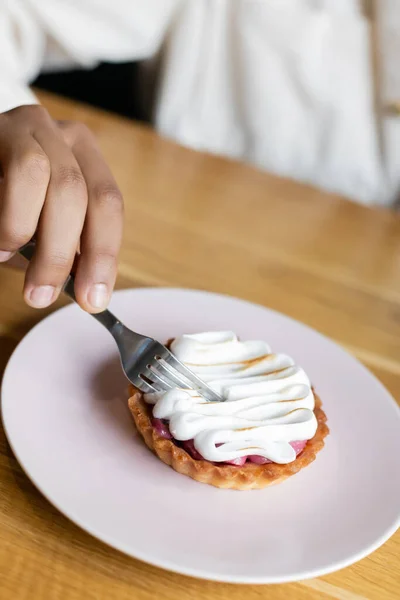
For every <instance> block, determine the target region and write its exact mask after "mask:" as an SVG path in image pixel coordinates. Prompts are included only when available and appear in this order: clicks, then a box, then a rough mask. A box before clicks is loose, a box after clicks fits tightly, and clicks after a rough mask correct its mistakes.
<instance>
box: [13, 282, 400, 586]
mask: <svg viewBox="0 0 400 600" xmlns="http://www.w3.org/2000/svg"><path fill="white" fill-rule="evenodd" d="M111 309H112V310H113V311H114V312H115V313H116V314H117V315H118V316H119V317H120V318H121V319H122V320H123V321H125V323H126V324H127V325H128V326H129V327H131V328H132V329H135V330H136V331H139V332H145V333H146V334H148V335H151V336H153V337H155V338H157V339H159V340H167V339H168V338H170V337H173V336H176V335H179V334H182V333H185V332H186V333H193V332H198V331H207V330H233V331H236V333H237V334H238V335H239V336H240V337H241V338H243V339H250V338H253V339H264V340H266V341H268V342H269V343H270V344H271V346H272V347H273V349H274V350H276V351H278V352H282V351H284V352H287V353H288V354H290V355H292V356H293V358H294V359H295V360H296V362H298V363H299V364H301V365H302V366H303V367H304V368H305V370H306V371H307V372H308V374H309V376H310V377H311V380H312V382H313V384H314V385H315V387H316V389H317V390H318V392H319V394H320V396H321V398H322V401H323V406H324V409H325V412H326V413H327V415H328V424H329V427H330V429H331V433H330V435H329V436H328V438H327V441H326V446H325V448H324V449H323V450H322V451H321V453H320V454H319V455H318V456H317V459H316V461H315V462H314V463H313V464H312V465H310V466H309V467H307V468H306V469H304V470H302V471H301V472H300V473H299V474H297V475H295V476H293V477H292V478H290V479H288V480H287V481H285V482H284V483H281V484H279V485H277V486H274V487H271V488H267V489H265V490H260V491H246V492H238V491H232V490H219V489H216V488H212V487H210V486H207V485H203V484H201V483H197V482H195V481H192V480H191V479H189V478H187V477H184V476H182V475H179V474H177V473H175V472H174V471H173V470H172V469H170V468H169V467H167V466H166V465H164V464H163V463H162V462H161V461H159V460H158V459H157V458H156V457H155V456H154V455H153V454H152V453H151V452H150V451H149V450H148V449H147V448H146V447H145V446H144V444H143V443H142V441H141V439H139V437H138V435H137V434H136V432H135V428H134V425H133V421H132V419H131V416H130V413H129V411H128V408H127V403H126V400H127V394H126V381H125V379H124V377H123V375H122V373H121V369H120V366H119V363H118V358H117V354H116V349H115V346H114V342H113V340H112V338H111V337H110V336H109V335H108V334H107V332H106V331H105V330H104V329H103V328H102V327H100V325H99V324H98V323H97V322H96V321H95V320H94V319H91V318H90V317H89V316H88V315H86V314H85V313H84V312H82V311H81V310H80V309H79V308H78V307H77V306H75V305H73V306H68V307H66V308H63V309H61V310H59V311H58V312H56V313H54V314H52V315H51V316H50V317H48V318H47V319H44V320H43V321H42V322H41V323H39V324H38V325H37V326H36V327H35V328H34V329H32V331H31V332H30V333H29V334H28V335H27V336H26V337H25V338H24V340H23V341H22V342H21V343H20V345H19V346H18V348H17V349H16V350H15V352H14V354H13V356H12V357H11V359H10V362H9V364H8V367H7V369H6V373H5V376H4V381H3V386H2V414H3V422H4V426H5V429H6V434H7V437H8V440H9V442H10V444H11V447H12V449H13V451H14V453H15V455H16V456H17V458H18V460H19V462H20V464H21V465H22V467H23V469H24V470H25V472H26V473H27V475H28V476H29V477H30V479H31V480H32V481H33V483H34V484H35V485H36V486H37V487H38V489H39V490H40V491H41V492H42V493H43V494H44V495H45V496H46V497H47V498H48V500H50V502H52V503H53V504H54V506H56V507H57V508H58V509H59V510H60V511H61V512H62V513H64V515H66V516H67V517H69V518H70V519H71V520H72V521H74V522H75V523H76V524H77V525H79V526H80V527H82V528H83V529H85V530H86V531H88V532H89V533H91V534H92V535H94V536H95V537H97V538H99V539H100V540H102V541H103V542H105V543H106V544H109V545H110V546H112V547H114V548H117V549H118V550H121V551H122V552H125V553H126V554H129V555H131V556H133V557H135V558H138V559H141V560H143V561H146V562H148V563H151V564H153V565H156V566H159V567H163V568H165V569H169V570H171V571H176V572H179V573H183V574H186V575H192V576H195V577H201V578H205V579H211V580H218V581H226V582H237V583H282V582H286V581H294V580H299V579H305V578H309V577H316V576H320V575H323V574H325V573H329V572H331V571H334V570H336V569H340V568H342V567H345V566H347V565H350V564H351V563H353V562H355V561H357V560H359V559H361V558H363V557H364V556H366V555H367V554H369V553H370V552H372V551H373V550H375V549H376V548H378V546H380V545H381V544H383V542H385V540H387V539H388V538H389V537H390V536H391V535H392V534H393V533H394V532H395V530H396V529H397V527H398V526H399V518H400V416H399V409H398V407H397V405H396V404H395V402H394V400H393V399H392V397H391V396H390V395H389V393H388V392H387V391H386V390H385V388H384V387H383V386H382V385H381V384H380V383H379V381H378V380H377V379H375V377H373V376H372V375H371V374H370V373H369V371H367V369H365V368H364V367H363V366H362V365H361V364H360V363H358V362H357V361H356V360H355V359H354V358H352V357H351V356H350V355H348V354H347V353H346V352H344V351H343V350H342V349H341V348H340V347H339V346H337V345H336V344H334V343H333V342H331V341H330V340H328V339H327V338H325V337H323V336H322V335H320V334H319V333H317V332H316V331H313V330H312V329H310V328H308V327H306V326H304V325H302V324H300V323H297V322H296V321H293V320H292V319H289V318H288V317H285V316H283V315H281V314H278V313H276V312H273V311H271V310H268V309H266V308H263V307H261V306H256V305H254V304H250V303H248V302H244V301H241V300H237V299H234V298H230V297H226V296H220V295H216V294H211V293H207V292H200V291H190V290H179V289H137V290H126V291H120V292H117V293H115V295H114V297H113V300H112V306H111Z"/></svg>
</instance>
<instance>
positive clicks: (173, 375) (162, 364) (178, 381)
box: [156, 358, 192, 388]
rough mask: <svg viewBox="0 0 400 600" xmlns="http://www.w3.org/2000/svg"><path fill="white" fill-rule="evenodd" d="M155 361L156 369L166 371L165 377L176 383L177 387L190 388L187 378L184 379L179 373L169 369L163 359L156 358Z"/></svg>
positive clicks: (171, 368)
mask: <svg viewBox="0 0 400 600" xmlns="http://www.w3.org/2000/svg"><path fill="white" fill-rule="evenodd" d="M156 360H157V367H158V368H161V369H164V370H165V371H167V376H168V378H169V379H172V380H173V381H174V382H176V384H177V385H179V386H182V387H183V388H190V387H192V386H191V382H190V381H189V379H188V378H187V377H184V376H183V375H182V374H181V373H180V372H179V371H177V370H176V369H174V368H173V367H171V366H170V365H169V364H168V363H167V361H166V360H164V359H163V358H158V359H156Z"/></svg>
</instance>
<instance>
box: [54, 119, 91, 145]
mask: <svg viewBox="0 0 400 600" xmlns="http://www.w3.org/2000/svg"><path fill="white" fill-rule="evenodd" d="M58 125H59V127H60V129H61V130H62V131H63V133H64V135H65V136H66V137H67V138H68V139H69V140H70V141H71V142H72V141H74V140H76V139H78V138H84V137H89V136H91V135H92V133H91V131H90V129H89V128H88V127H87V126H86V125H85V124H84V123H81V122H80V121H59V123H58Z"/></svg>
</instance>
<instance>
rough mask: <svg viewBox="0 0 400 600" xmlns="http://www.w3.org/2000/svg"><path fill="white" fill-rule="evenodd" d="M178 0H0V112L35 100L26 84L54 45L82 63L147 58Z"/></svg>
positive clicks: (70, 59)
mask: <svg viewBox="0 0 400 600" xmlns="http://www.w3.org/2000/svg"><path fill="white" fill-rule="evenodd" d="M179 4H180V0H40V2H38V1H37V0H0V112H3V111H5V110H8V109H10V108H13V107H15V106H19V105H21V104H29V103H31V102H34V101H35V97H34V95H33V93H32V92H31V91H30V90H29V88H28V85H29V82H31V81H32V80H33V79H35V77H36V76H37V75H38V74H39V72H40V71H41V69H42V67H43V65H44V64H46V62H47V61H48V59H49V56H48V53H49V49H50V48H56V49H57V52H58V54H59V55H60V56H62V57H63V58H64V59H65V60H64V62H66V63H70V64H74V65H79V66H83V67H91V66H95V65H96V64H97V63H99V62H100V61H102V60H107V61H115V62H118V61H120V62H123V61H128V60H140V59H143V58H148V57H151V56H152V55H153V54H154V53H155V52H156V51H157V49H158V47H159V46H160V44H161V43H162V40H163V37H164V34H165V31H166V29H167V27H168V24H169V21H170V19H171V17H172V15H173V13H174V11H175V8H176V7H177V6H178V5H179Z"/></svg>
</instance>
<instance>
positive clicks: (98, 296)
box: [88, 283, 108, 309]
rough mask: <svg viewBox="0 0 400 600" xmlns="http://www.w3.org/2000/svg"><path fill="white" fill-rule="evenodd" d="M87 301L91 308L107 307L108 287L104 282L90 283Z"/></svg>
mask: <svg viewBox="0 0 400 600" xmlns="http://www.w3.org/2000/svg"><path fill="white" fill-rule="evenodd" d="M88 302H89V304H90V306H91V307H92V308H96V309H98V308H103V309H105V308H107V304H108V288H107V286H106V284H105V283H96V284H95V285H92V287H91V288H90V290H89V293H88Z"/></svg>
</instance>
